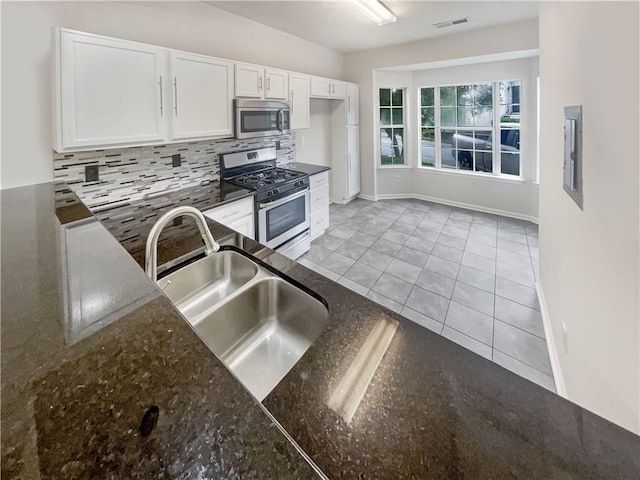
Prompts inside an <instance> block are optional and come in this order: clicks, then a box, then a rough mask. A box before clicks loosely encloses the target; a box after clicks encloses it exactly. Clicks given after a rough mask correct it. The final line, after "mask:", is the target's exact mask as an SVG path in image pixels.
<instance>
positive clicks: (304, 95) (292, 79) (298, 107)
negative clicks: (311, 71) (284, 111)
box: [289, 73, 309, 130]
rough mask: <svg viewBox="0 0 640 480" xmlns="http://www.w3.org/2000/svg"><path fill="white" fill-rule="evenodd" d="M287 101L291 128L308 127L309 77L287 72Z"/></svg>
mask: <svg viewBox="0 0 640 480" xmlns="http://www.w3.org/2000/svg"><path fill="white" fill-rule="evenodd" d="M289 85H290V88H291V90H290V92H289V101H290V102H291V129H292V130H296V129H300V128H309V77H308V76H307V75H301V74H298V73H291V74H289Z"/></svg>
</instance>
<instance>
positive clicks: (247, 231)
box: [227, 214, 256, 240]
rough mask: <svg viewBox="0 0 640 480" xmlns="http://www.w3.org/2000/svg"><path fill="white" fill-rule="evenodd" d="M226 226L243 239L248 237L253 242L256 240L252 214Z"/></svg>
mask: <svg viewBox="0 0 640 480" xmlns="http://www.w3.org/2000/svg"><path fill="white" fill-rule="evenodd" d="M227 226H228V227H229V228H233V229H234V230H235V231H236V232H239V233H241V234H242V235H244V236H245V237H249V238H251V239H253V240H255V239H256V235H255V222H254V219H253V214H251V215H247V216H245V217H242V218H241V219H239V220H236V221H235V222H232V223H229V224H228V225H227Z"/></svg>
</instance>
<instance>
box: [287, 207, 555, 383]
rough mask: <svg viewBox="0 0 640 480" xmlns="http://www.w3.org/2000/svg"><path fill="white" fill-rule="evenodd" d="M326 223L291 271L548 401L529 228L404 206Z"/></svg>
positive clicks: (341, 211)
mask: <svg viewBox="0 0 640 480" xmlns="http://www.w3.org/2000/svg"><path fill="white" fill-rule="evenodd" d="M330 222H331V223H330V226H329V228H328V229H327V231H326V232H325V234H324V235H322V236H321V237H319V238H317V239H316V240H315V241H314V242H313V243H312V245H311V250H310V251H309V252H307V253H306V254H305V255H303V256H302V257H301V258H300V259H299V261H300V263H302V264H303V265H305V266H307V267H309V268H311V269H313V270H315V271H317V272H318V273H321V274H322V275H324V276H326V277H328V278H330V279H332V280H334V281H337V282H338V283H340V284H342V285H344V286H345V287H347V288H350V289H351V290H353V291H355V292H357V293H359V294H361V295H364V296H366V297H368V298H370V299H371V300H373V301H375V302H378V303H380V304H381V305H384V306H385V307H387V308H389V309H391V310H393V311H395V312H397V313H399V314H401V315H403V316H404V317H406V318H408V319H410V320H413V321H414V322H416V323H418V324H420V325H422V326H423V327H425V328H428V329H430V330H433V331H434V332H436V333H438V334H440V335H442V336H444V337H446V338H448V339H450V340H452V341H454V342H456V343H458V344H460V345H462V346H463V347H466V348H468V349H470V350H472V351H474V352H476V353H477V354H479V355H482V356H483V357H486V358H488V359H489V360H492V361H494V362H496V363H498V364H499V365H502V366H503V367H505V368H507V369H509V370H511V371H513V372H515V373H517V374H518V375H521V376H523V377H525V378H527V379H529V380H531V381H533V382H536V383H537V384H539V385H542V386H543V387H545V388H547V389H549V390H552V391H554V392H555V386H554V381H553V376H552V372H551V365H550V363H549V354H548V352H547V346H546V342H545V338H544V329H543V325H542V316H541V314H540V306H539V304H538V298H537V295H536V290H535V282H536V278H537V275H538V227H537V226H536V225H535V224H533V223H530V222H524V221H522V220H515V219H512V218H507V217H501V216H496V215H491V214H487V213H480V212H475V211H471V210H464V209H460V208H454V207H450V206H446V205H441V204H435V203H430V202H425V201H422V200H413V199H408V200H382V201H378V202H370V201H367V200H361V199H356V200H354V201H352V202H350V203H348V204H347V205H336V204H332V205H331V206H330Z"/></svg>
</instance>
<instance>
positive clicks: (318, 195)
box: [309, 185, 329, 213]
mask: <svg viewBox="0 0 640 480" xmlns="http://www.w3.org/2000/svg"><path fill="white" fill-rule="evenodd" d="M309 198H310V199H309V203H310V205H309V209H310V212H311V213H315V212H317V211H319V210H322V209H323V208H326V207H328V206H329V185H323V186H321V187H318V188H314V189H313V190H311V192H309Z"/></svg>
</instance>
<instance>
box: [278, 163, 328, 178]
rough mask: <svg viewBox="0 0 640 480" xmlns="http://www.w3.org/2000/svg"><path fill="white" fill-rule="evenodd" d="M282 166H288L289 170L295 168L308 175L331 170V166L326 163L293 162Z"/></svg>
mask: <svg viewBox="0 0 640 480" xmlns="http://www.w3.org/2000/svg"><path fill="white" fill-rule="evenodd" d="M280 166H281V167H282V168H288V169H289V170H295V171H297V172H302V173H306V174H307V175H315V174H316V173H322V172H326V171H327V170H331V167H327V166H326V165H312V164H311V163H302V162H292V163H285V164H282V165H280Z"/></svg>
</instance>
